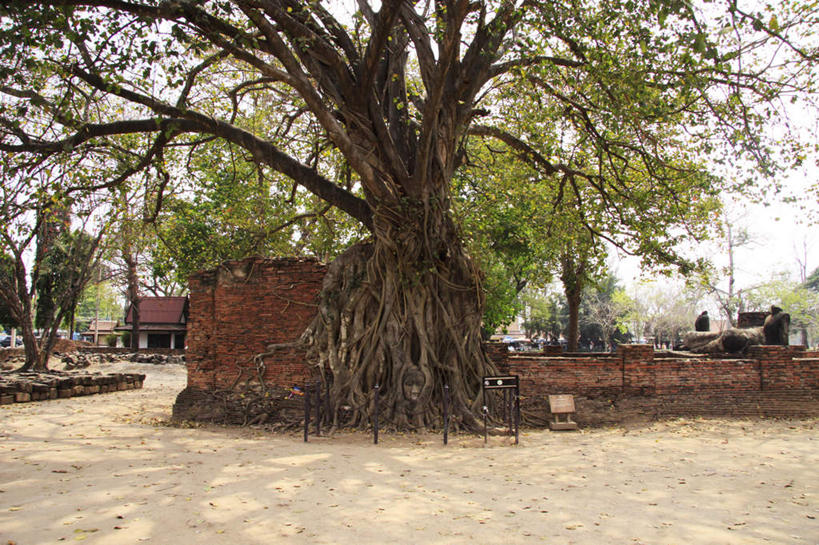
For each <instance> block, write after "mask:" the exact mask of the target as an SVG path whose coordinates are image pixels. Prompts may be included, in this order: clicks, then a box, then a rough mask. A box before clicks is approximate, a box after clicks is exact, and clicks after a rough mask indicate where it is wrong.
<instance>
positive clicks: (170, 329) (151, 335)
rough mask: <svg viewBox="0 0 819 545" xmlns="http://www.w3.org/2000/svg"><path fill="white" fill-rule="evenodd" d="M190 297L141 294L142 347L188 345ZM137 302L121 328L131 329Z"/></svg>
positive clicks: (123, 329)
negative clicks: (144, 295)
mask: <svg viewBox="0 0 819 545" xmlns="http://www.w3.org/2000/svg"><path fill="white" fill-rule="evenodd" d="M187 322H188V298H187V297H141V298H140V299H139V348H175V349H184V348H185V333H186V332H187V329H188V325H187ZM133 323H134V309H133V305H129V306H128V312H127V313H126V314H125V325H121V326H119V327H117V328H116V330H117V331H131V328H132V327H133Z"/></svg>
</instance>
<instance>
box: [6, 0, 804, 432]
mask: <svg viewBox="0 0 819 545" xmlns="http://www.w3.org/2000/svg"><path fill="white" fill-rule="evenodd" d="M0 13H2V19H0V36H2V42H0V43H2V52H0V80H2V83H0V86H1V87H0V92H2V96H3V99H2V103H1V105H0V107H1V108H2V111H1V112H0V113H1V114H2V119H0V133H2V134H1V136H2V139H0V149H2V150H3V152H4V154H5V157H6V159H5V161H4V165H3V168H5V169H7V170H8V171H9V172H11V173H12V174H11V175H17V176H24V175H25V174H26V172H30V171H32V170H37V169H44V168H48V165H50V164H54V163H56V162H60V164H61V165H63V167H65V165H67V164H68V165H70V164H71V162H72V161H78V162H79V161H83V162H85V163H86V164H88V163H90V164H94V163H95V162H97V163H99V164H101V165H102V164H105V165H107V167H108V168H107V169H106V171H107V172H110V171H111V170H112V168H111V165H112V164H114V167H115V168H113V170H114V171H115V172H114V174H113V175H111V176H110V178H109V179H105V180H95V179H93V177H92V178H89V179H86V180H84V181H82V183H79V182H78V185H77V187H74V188H72V190H76V191H82V190H84V189H89V188H97V189H98V188H100V187H112V186H115V185H117V184H118V183H121V182H122V181H124V180H126V179H128V178H129V177H131V176H133V175H135V174H137V173H139V172H141V171H143V170H145V169H154V170H155V171H157V172H160V171H161V172H163V173H165V174H167V175H174V174H176V173H178V171H179V168H181V167H180V166H178V165H176V166H175V165H173V164H169V160H168V153H167V150H169V149H170V148H172V147H173V148H175V149H180V148H186V147H187V148H189V149H191V150H195V148H196V147H197V146H199V145H202V144H203V143H204V142H207V141H210V140H213V139H220V140H222V141H225V142H228V143H230V145H232V146H234V147H236V148H237V149H241V150H243V151H244V153H245V154H246V156H247V157H248V158H250V159H251V160H252V161H254V162H255V163H257V164H258V165H260V168H262V169H263V170H264V172H266V173H268V174H270V175H276V176H281V177H283V178H285V179H287V180H290V183H294V184H296V185H297V186H298V187H299V188H300V190H306V191H309V192H311V193H312V194H314V195H316V196H317V197H319V198H320V199H323V200H324V201H326V203H328V204H329V205H332V206H334V207H337V208H338V209H340V210H343V211H344V212H346V213H347V214H348V215H349V216H350V217H352V218H354V219H355V220H357V221H359V222H360V223H361V224H362V225H363V226H365V228H366V229H367V230H368V231H369V233H370V238H369V242H368V243H366V244H360V245H356V246H353V247H352V248H351V249H350V250H349V251H347V252H346V253H344V254H343V255H342V256H341V257H339V258H338V259H337V260H336V261H335V262H334V263H333V264H332V266H331V268H330V272H329V274H328V276H327V279H326V281H325V286H324V290H323V292H322V301H321V306H320V312H319V315H318V317H317V319H316V321H315V323H314V324H313V326H312V327H311V328H310V329H309V331H308V332H307V334H306V335H305V337H304V342H307V343H309V344H310V346H311V351H312V353H313V354H314V356H315V358H316V359H317V361H318V362H320V364H321V365H322V366H324V367H325V368H326V369H329V370H330V371H331V372H332V375H333V377H334V382H333V386H332V404H333V406H334V409H335V410H336V411H338V410H339V409H340V408H341V407H348V408H350V410H349V412H348V413H347V414H349V422H347V423H351V424H358V423H362V422H366V421H367V420H368V418H369V412H370V410H371V399H372V398H371V392H372V390H373V387H374V386H375V385H376V384H377V385H379V386H380V389H381V397H382V400H383V404H384V405H383V407H384V409H383V410H384V412H385V413H386V418H387V419H388V420H389V421H390V422H392V423H393V424H395V425H396V426H434V425H436V423H437V422H438V421H439V419H440V408H441V405H442V404H441V396H442V391H443V386H444V385H448V386H449V389H450V391H451V392H452V410H453V414H454V415H455V417H456V418H457V420H458V421H459V422H460V423H461V424H462V425H464V426H470V425H471V424H472V423H474V421H475V416H476V415H477V414H479V409H480V403H481V400H480V395H479V394H480V381H479V378H480V377H481V375H484V374H487V373H492V372H493V371H494V369H493V367H492V364H491V363H490V362H489V361H488V359H487V358H486V356H485V355H484V353H483V351H482V348H481V338H480V321H481V312H482V305H483V301H482V299H483V294H482V290H481V274H480V271H479V270H478V269H477V268H476V266H475V264H474V263H473V261H472V260H471V259H470V256H469V255H468V254H467V252H466V251H465V249H464V244H463V240H462V235H461V233H460V232H459V226H458V225H457V224H456V222H455V221H454V220H453V214H452V210H451V209H452V195H451V183H452V180H453V176H454V175H455V173H456V171H457V170H458V169H459V167H462V166H463V165H465V164H467V163H468V162H469V160H470V157H469V152H468V150H469V146H468V144H469V142H470V139H472V138H481V139H489V140H493V141H495V142H496V144H495V147H494V148H493V149H495V150H500V149H501V148H503V150H505V151H506V152H509V153H513V154H515V155H516V156H517V157H518V158H519V159H522V160H525V161H527V162H529V163H530V164H531V165H532V168H533V169H535V171H536V172H537V173H538V175H537V180H533V181H532V183H535V182H536V183H540V184H551V186H552V187H553V191H551V193H550V194H551V195H552V197H553V199H552V200H551V201H550V202H548V203H544V206H549V207H552V208H553V209H554V213H555V214H559V213H560V202H561V198H563V197H564V196H571V197H572V203H573V204H572V207H573V209H574V210H582V209H584V208H583V207H586V208H585V209H586V210H588V212H587V213H585V214H586V215H585V216H584V213H580V214H578V215H577V218H578V219H577V221H578V222H580V223H581V224H583V222H584V217H586V218H588V219H589V220H591V219H592V216H593V219H594V221H593V222H592V221H589V222H588V224H587V228H589V229H594V230H595V231H596V234H598V235H605V236H606V237H607V238H609V239H611V240H612V241H615V242H617V243H620V244H623V245H628V244H631V245H632V248H633V249H634V251H637V252H642V253H652V252H653V253H654V254H655V255H657V256H660V257H659V258H658V259H662V258H663V256H665V257H668V256H669V252H668V247H667V246H664V245H663V244H662V241H661V240H658V237H661V236H662V233H663V229H666V228H670V226H671V225H674V224H675V221H674V220H675V217H676V216H675V215H677V214H684V213H685V211H686V209H687V207H689V206H691V205H692V204H693V203H694V202H695V201H696V198H697V195H700V196H708V195H713V194H714V192H715V191H716V190H717V189H718V186H717V185H716V184H717V182H718V181H717V179H716V178H714V177H709V176H705V175H703V170H702V165H703V162H702V161H703V158H704V157H705V156H706V155H705V154H706V153H708V152H712V151H723V152H724V151H726V150H729V151H730V153H735V154H737V156H742V157H743V158H747V159H751V160H756V161H757V162H756V164H757V165H758V166H759V167H760V169H764V170H766V171H767V172H773V171H774V170H775V167H776V164H775V163H776V161H777V160H778V159H780V157H778V156H777V154H776V153H775V151H776V149H780V148H776V149H774V148H772V147H770V144H771V141H770V140H768V139H766V138H765V137H764V134H763V132H762V128H763V127H764V123H765V122H766V120H767V119H769V118H770V117H771V116H772V115H774V114H777V113H781V112H778V111H777V109H778V108H779V107H780V106H781V103H779V102H777V100H779V98H780V97H782V96H783V95H788V94H792V95H794V96H796V95H797V94H799V96H808V97H809V96H810V95H809V94H807V95H806V94H805V93H806V92H807V93H810V92H812V89H810V88H809V87H808V86H809V85H812V81H813V79H812V78H815V74H814V73H813V70H814V66H815V60H816V49H815V41H814V43H809V44H807V45H806V44H805V43H804V42H806V41H810V40H814V38H813V37H812V36H811V34H810V32H806V29H810V28H811V26H813V28H814V29H815V27H816V8H815V7H813V8H812V7H810V6H809V3H805V5H804V6H803V5H801V4H800V3H787V4H786V5H777V8H776V10H775V11H766V10H765V8H764V6H761V7H759V6H758V7H755V8H754V9H753V10H750V9H748V10H743V9H742V8H741V7H740V6H738V4H737V2H735V1H726V2H724V5H723V6H722V7H718V6H717V4H715V3H707V4H705V5H704V6H703V9H702V10H701V9H699V8H698V7H697V6H695V5H694V4H693V3H691V2H681V1H677V0H665V1H663V0H634V1H632V0H629V1H621V0H601V1H596V2H586V1H580V0H578V1H569V2H551V1H545V0H515V1H513V0H435V1H433V0H426V1H422V2H413V1H409V0H383V1H382V2H381V3H380V5H378V3H375V4H374V5H371V4H370V3H369V2H368V1H367V0H358V1H357V2H352V1H347V2H334V1H327V2H324V1H320V0H311V1H296V0H208V1H192V0H42V1H19V2H15V1H6V2H3V3H2V8H0ZM763 68H764V69H763ZM516 102H517V103H518V104H520V105H525V108H523V107H521V108H515V107H514V106H513V105H514V104H515V103H516ZM524 110H525V111H529V112H532V117H531V119H532V120H533V121H532V123H533V124H532V125H530V126H528V127H525V126H524V125H525V124H524V123H523V121H524V120H521V119H516V122H515V123H506V122H505V119H504V116H502V115H500V113H501V112H507V113H509V114H510V115H511V114H513V113H514V112H521V111H524ZM260 112H262V113H266V117H265V118H264V121H263V122H258V118H259V115H260ZM545 113H548V114H549V115H548V116H546V115H544V114H545ZM535 114H537V115H535ZM251 118H252V119H254V122H252V123H251V122H249V121H248V120H249V119H251ZM557 126H560V127H561V130H560V137H559V138H558V137H557V136H555V135H556V134H557V133H556V132H555V131H554V130H553V129H554V127H557ZM308 135H309V137H308ZM135 136H139V137H138V138H137V137H135ZM776 136H777V138H778V139H779V141H780V142H786V143H787V144H788V145H792V146H796V143H794V142H793V141H788V134H787V132H780V133H779V134H777V135H776ZM124 142H127V143H129V144H128V145H126V144H124ZM317 142H318V143H317ZM795 149H796V148H795V147H791V148H788V151H793V150H795ZM796 155H798V153H797V154H796ZM789 157H791V156H789ZM784 159H788V157H785V158H784ZM160 190H161V187H160ZM658 196H659V197H658ZM500 198H501V199H502V196H500ZM578 207H579V208H578ZM637 220H639V221H642V222H643V223H636V222H637ZM602 229H605V230H606V232H605V233H603V232H601V230H602ZM674 236H679V233H677V234H675V235H674Z"/></svg>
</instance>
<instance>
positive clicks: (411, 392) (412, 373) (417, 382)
mask: <svg viewBox="0 0 819 545" xmlns="http://www.w3.org/2000/svg"><path fill="white" fill-rule="evenodd" d="M426 382H427V380H426V378H425V377H424V373H422V372H421V370H420V369H418V368H417V367H412V368H410V369H408V370H407V372H406V373H404V381H403V383H402V387H403V390H404V399H406V400H407V401H411V402H413V403H414V402H416V401H418V398H420V397H421V391H422V390H423V389H424V384H426Z"/></svg>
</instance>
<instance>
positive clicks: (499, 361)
mask: <svg viewBox="0 0 819 545" xmlns="http://www.w3.org/2000/svg"><path fill="white" fill-rule="evenodd" d="M483 350H484V352H486V355H487V356H488V357H489V359H490V360H491V361H492V363H494V364H495V367H497V368H498V371H500V372H501V373H508V372H509V345H508V344H506V343H498V342H486V343H483Z"/></svg>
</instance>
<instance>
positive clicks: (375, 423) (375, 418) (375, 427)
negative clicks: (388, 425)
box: [373, 384, 379, 445]
mask: <svg viewBox="0 0 819 545" xmlns="http://www.w3.org/2000/svg"><path fill="white" fill-rule="evenodd" d="M378 390H379V386H378V384H376V385H375V400H374V402H375V407H374V410H373V443H374V444H376V445H377V444H378Z"/></svg>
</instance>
